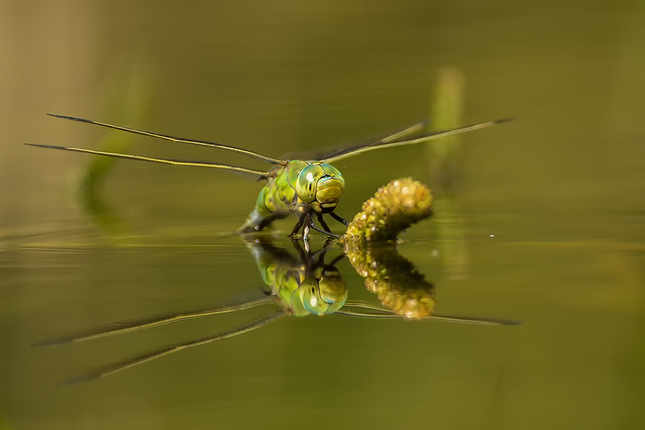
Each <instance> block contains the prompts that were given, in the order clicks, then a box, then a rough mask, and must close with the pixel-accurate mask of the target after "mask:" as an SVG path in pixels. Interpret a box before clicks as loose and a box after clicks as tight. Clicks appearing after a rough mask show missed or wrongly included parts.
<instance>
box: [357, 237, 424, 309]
mask: <svg viewBox="0 0 645 430" xmlns="http://www.w3.org/2000/svg"><path fill="white" fill-rule="evenodd" d="M345 253H346V254H347V257H348V258H349V261H350V263H351V264H352V266H354V269H356V272H357V273H358V274H359V275H360V276H362V277H363V278H365V286H366V287H367V289H368V290H370V291H371V292H373V293H376V294H377V295H378V298H379V300H381V303H382V304H383V305H385V306H387V307H389V308H390V309H392V310H393V311H394V312H395V313H397V314H399V315H402V316H403V317H405V318H408V319H423V318H428V317H429V316H430V315H432V311H433V310H434V306H435V304H436V302H435V288H434V285H432V284H431V283H429V282H427V281H426V280H425V277H424V276H423V275H422V274H421V273H419V271H418V270H417V269H416V268H415V267H414V265H413V264H412V263H410V262H409V261H408V260H406V259H405V258H403V257H402V256H401V255H400V254H399V253H398V252H397V250H396V246H395V245H393V244H387V243H385V244H372V245H369V244H365V243H359V242H347V243H345Z"/></svg>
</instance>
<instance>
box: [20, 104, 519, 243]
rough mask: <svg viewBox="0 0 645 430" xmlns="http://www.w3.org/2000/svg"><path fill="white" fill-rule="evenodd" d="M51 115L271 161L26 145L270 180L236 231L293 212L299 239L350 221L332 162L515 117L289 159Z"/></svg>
mask: <svg viewBox="0 0 645 430" xmlns="http://www.w3.org/2000/svg"><path fill="white" fill-rule="evenodd" d="M48 115H49V116H52V117H54V118H60V119H65V120H70V121H76V122H81V123H86V124H93V125H97V126H101V127H106V128H110V129H114V130H120V131H124V132H127V133H133V134H137V135H142V136H148V137H153V138H158V139H163V140H168V141H172V142H177V143H184V144H189V145H197V146H205V147H209V148H214V149H221V150H225V151H231V152H234V153H237V154H241V155H244V156H247V157H249V158H253V159H255V160H259V161H263V162H266V163H269V164H271V165H272V167H271V168H269V169H268V170H255V169H249V168H246V167H241V166H234V165H229V164H221V163H211V162H206V161H187V160H177V159H169V158H156V157H148V156H142V155H131V154H122V153H114V152H105V151H99V150H94V149H87V148H77V147H70V146H54V145H42V144H35V143H26V145H29V146H35V147H39V148H49V149H58V150H64V151H72V152H81V153H87V154H94V155H100V156H107V157H115V158H122V159H128V160H138V161H146V162H153V163H162V164H170V165H174V166H189V167H208V168H214V169H220V170H226V171H230V172H234V173H238V174H241V175H244V176H249V177H250V178H253V179H255V180H258V181H266V183H265V185H264V187H263V188H262V189H261V190H260V193H259V195H258V198H257V200H256V203H255V207H254V208H253V210H252V211H251V213H250V214H249V216H248V217H247V219H246V221H245V222H244V224H243V225H242V227H241V228H240V229H238V231H237V232H238V233H252V232H258V231H260V230H263V229H264V228H266V227H268V226H269V225H271V224H272V223H273V222H274V221H275V220H277V219H282V218H286V217H287V216H289V215H291V214H294V215H296V216H297V217H298V220H297V222H296V224H295V226H294V227H293V229H292V231H291V234H290V236H292V237H295V236H297V235H299V234H300V230H301V229H302V238H303V239H304V240H305V241H306V240H308V238H309V234H310V231H311V230H315V231H318V232H320V233H322V234H323V235H326V236H328V237H333V238H339V236H338V235H336V234H334V233H333V232H332V231H331V229H330V228H329V226H328V225H327V223H326V222H325V220H324V219H323V215H329V216H331V217H332V218H334V219H335V220H336V221H338V222H340V223H342V224H344V225H345V226H347V225H348V224H349V223H348V221H346V220H345V219H343V218H342V217H341V216H339V215H338V214H336V213H335V212H334V211H335V209H336V208H337V206H338V203H339V201H340V198H341V196H342V194H343V190H344V188H345V180H344V178H343V175H342V174H341V173H340V171H339V170H338V169H337V168H335V167H334V166H332V165H331V164H330V163H333V162H336V161H339V160H343V159H345V158H348V157H353V156H355V155H359V154H363V153H365V152H368V151H374V150H379V149H385V148H392V147H396V146H403V145H414V144H418V143H422V142H428V141H430V140H433V139H439V138H441V137H446V136H451V135H455V134H459V133H465V132H468V131H474V130H479V129H482V128H486V127H490V126H493V125H496V124H501V123H503V122H507V121H509V120H510V118H505V119H501V120H495V121H488V122H482V123H478V124H473V125H469V126H465V127H460V128H455V129H451V130H444V131H439V132H433V133H425V134H423V133H422V132H423V129H424V128H425V125H426V123H427V122H419V123H416V124H414V125H412V126H409V127H405V128H403V129H400V130H398V131H396V132H394V133H392V134H390V135H388V136H385V137H383V138H380V139H376V140H373V141H369V142H367V143H363V144H360V145H356V146H351V147H345V148H343V147H340V148H336V149H332V150H330V151H328V152H326V153H324V154H322V155H319V156H316V157H314V158H313V159H310V160H288V159H279V158H274V157H270V156H267V155H263V154H260V153H257V152H254V151H250V150H247V149H243V148H238V147H235V146H229V145H223V144H220V143H215V142H208V141H203V140H195V139H186V138H182V137H173V136H169V135H165V134H159V133H153V132H149V131H143V130H137V129H133V128H128V127H123V126H120V125H114V124H108V123H105V122H100V121H94V120H91V119H84V118H77V117H72V116H65V115H58V114H48ZM314 220H317V221H318V222H319V223H320V226H321V227H318V226H317V225H316V224H315V222H314Z"/></svg>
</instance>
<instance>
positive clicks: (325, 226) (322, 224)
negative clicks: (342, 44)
mask: <svg viewBox="0 0 645 430" xmlns="http://www.w3.org/2000/svg"><path fill="white" fill-rule="evenodd" d="M316 215H317V217H318V222H319V223H320V225H321V226H322V228H324V229H325V231H328V232H329V233H331V229H330V228H329V226H328V225H327V223H326V222H325V220H324V219H323V216H322V214H316Z"/></svg>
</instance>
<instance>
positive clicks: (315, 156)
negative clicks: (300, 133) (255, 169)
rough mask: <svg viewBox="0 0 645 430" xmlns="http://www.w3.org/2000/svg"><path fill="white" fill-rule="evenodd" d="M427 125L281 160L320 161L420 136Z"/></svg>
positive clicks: (293, 154)
mask: <svg viewBox="0 0 645 430" xmlns="http://www.w3.org/2000/svg"><path fill="white" fill-rule="evenodd" d="M428 123H429V121H422V122H417V123H415V124H412V125H410V126H408V127H405V128H402V129H399V130H396V131H394V132H392V133H389V134H387V135H382V134H379V135H376V136H372V137H371V138H368V139H361V140H360V141H354V142H351V143H345V144H341V145H333V146H331V147H327V148H318V149H314V150H312V151H305V152H289V153H287V154H284V155H283V157H282V158H283V159H285V160H322V159H324V158H326V157H329V156H330V155H332V154H336V153H339V152H344V151H346V150H347V149H351V148H356V147H363V146H365V145H373V144H375V143H378V142H385V141H388V142H389V141H392V140H393V139H401V138H403V137H405V136H410V135H413V134H415V133H416V134H421V132H422V131H423V130H424V129H425V127H426V126H427V125H428Z"/></svg>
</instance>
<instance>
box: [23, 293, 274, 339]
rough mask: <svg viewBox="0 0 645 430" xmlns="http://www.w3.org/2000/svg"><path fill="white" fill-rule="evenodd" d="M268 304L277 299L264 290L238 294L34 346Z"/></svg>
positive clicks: (88, 337)
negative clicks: (205, 305)
mask: <svg viewBox="0 0 645 430" xmlns="http://www.w3.org/2000/svg"><path fill="white" fill-rule="evenodd" d="M268 303H275V298H274V297H273V296H271V295H267V294H266V293H265V292H264V291H263V290H262V289H257V290H250V291H245V292H244V293H241V294H238V295H236V296H234V297H230V298H228V299H227V300H226V302H225V303H221V304H219V305H215V306H212V307H210V308H206V309H199V310H195V311H187V312H175V313H170V314H162V315H154V316H151V317H145V318H138V319H133V320H128V321H117V322H114V323H110V324H107V325H103V326H100V327H94V328H90V329H87V330H84V331H81V332H77V333H74V334H71V335H68V336H63V337H59V338H56V339H50V340H45V341H42V342H38V343H34V344H33V345H32V346H49V345H59V344H63V343H71V342H80V341H83V340H89V339H96V338H99V337H104V336H109V335H113V334H119V333H126V332H130V331H135V330H142V329H145V328H150V327H155V326H158V325H162V324H169V323H172V322H175V321H179V320H184V319H190V318H197V317H203V316H208V315H219V314H225V313H229V312H236V311H239V310H243V309H249V308H253V307H256V306H260V305H264V304H268Z"/></svg>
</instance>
